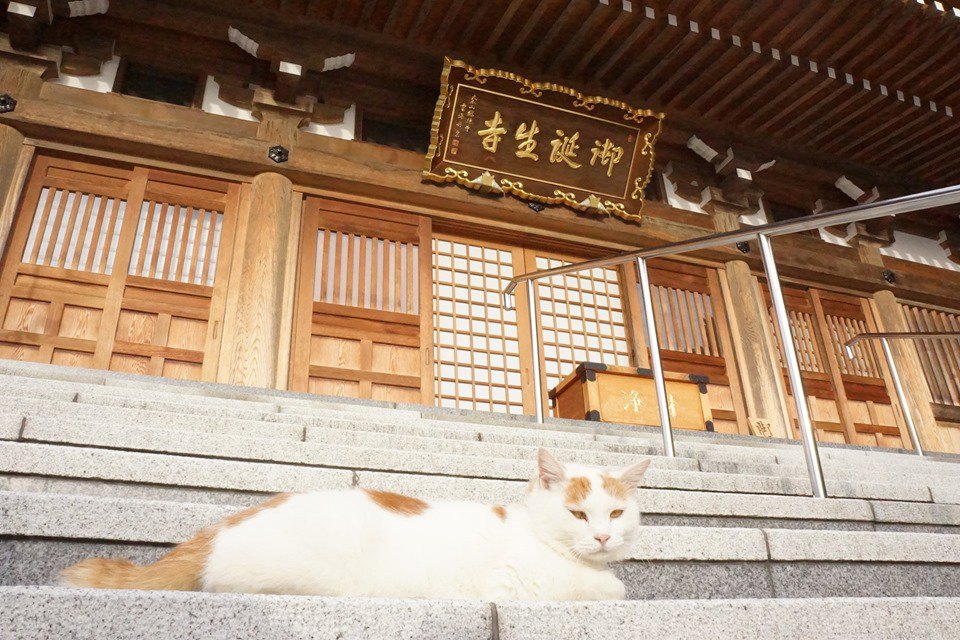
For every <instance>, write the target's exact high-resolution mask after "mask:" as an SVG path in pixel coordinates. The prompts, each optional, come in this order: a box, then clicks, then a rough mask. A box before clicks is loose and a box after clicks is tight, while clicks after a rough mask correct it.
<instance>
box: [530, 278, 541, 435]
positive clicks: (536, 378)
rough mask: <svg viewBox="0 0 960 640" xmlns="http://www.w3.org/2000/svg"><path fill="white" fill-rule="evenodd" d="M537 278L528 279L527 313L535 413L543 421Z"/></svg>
mask: <svg viewBox="0 0 960 640" xmlns="http://www.w3.org/2000/svg"><path fill="white" fill-rule="evenodd" d="M536 286H537V282H536V280H527V315H528V316H529V318H530V349H531V351H532V353H531V355H532V356H533V362H532V363H531V365H530V369H531V370H532V371H533V415H534V416H536V419H537V422H539V423H541V424H542V423H543V389H542V385H541V384H540V332H539V331H538V330H537V298H536Z"/></svg>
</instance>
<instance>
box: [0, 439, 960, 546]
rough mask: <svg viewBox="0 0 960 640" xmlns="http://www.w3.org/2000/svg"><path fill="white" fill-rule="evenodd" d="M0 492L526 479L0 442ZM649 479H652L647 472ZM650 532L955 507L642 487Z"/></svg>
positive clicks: (449, 491)
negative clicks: (654, 527)
mask: <svg viewBox="0 0 960 640" xmlns="http://www.w3.org/2000/svg"><path fill="white" fill-rule="evenodd" d="M0 470H2V471H0V489H6V490H18V491H33V492H55V493H76V494H82V495H96V496H110V497H128V498H142V499H152V500H174V501H185V502H201V503H209V504H230V505H241V506H245V505H250V504H255V503H257V502H259V501H261V500H263V499H264V498H265V497H266V496H268V495H270V494H272V493H276V492H284V491H306V490H312V489H328V488H329V489H333V488H346V487H350V486H360V487H363V488H371V489H384V490H391V491H399V492H402V493H408V494H410V495H415V496H417V497H420V498H423V499H427V500H431V499H461V500H474V501H481V502H489V503H499V502H510V501H514V500H519V499H520V498H521V497H522V495H523V491H524V487H525V484H526V483H525V481H524V480H495V479H488V478H465V477H455V476H431V475H424V474H404V473H393V472H379V471H370V470H346V469H327V468H321V467H311V466H305V465H282V464H275V463H265V462H254V461H239V460H218V459H213V458H202V457H187V456H174V455H165V454H155V453H143V452H135V451H120V450H114V449H99V448H98V449H86V448H81V447H62V446H56V445H49V444H36V443H22V442H17V443H0ZM649 473H653V471H651V472H649ZM641 504H642V506H643V509H644V512H645V513H647V514H648V517H647V522H648V523H649V524H669V525H686V526H751V527H752V526H764V527H788V528H814V529H817V528H827V529H887V530H905V531H911V530H913V531H931V532H948V533H952V532H956V530H957V528H958V527H960V505H957V504H931V503H922V502H896V501H881V500H862V499H861V500H857V499H841V498H833V499H830V500H811V499H808V498H804V497H800V496H785V495H763V494H751V493H729V492H715V491H710V492H706V491H691V490H672V489H657V488H651V487H644V488H642V489H641Z"/></svg>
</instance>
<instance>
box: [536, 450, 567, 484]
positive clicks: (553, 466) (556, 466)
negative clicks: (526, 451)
mask: <svg viewBox="0 0 960 640" xmlns="http://www.w3.org/2000/svg"><path fill="white" fill-rule="evenodd" d="M537 469H538V473H539V477H540V486H541V487H543V488H544V489H549V488H550V487H552V486H553V485H554V484H556V483H558V482H563V481H564V480H566V479H567V472H566V470H565V469H564V468H563V465H562V464H560V461H559V460H557V459H556V458H554V457H553V455H552V454H551V453H550V452H549V451H547V450H546V449H540V450H539V451H537Z"/></svg>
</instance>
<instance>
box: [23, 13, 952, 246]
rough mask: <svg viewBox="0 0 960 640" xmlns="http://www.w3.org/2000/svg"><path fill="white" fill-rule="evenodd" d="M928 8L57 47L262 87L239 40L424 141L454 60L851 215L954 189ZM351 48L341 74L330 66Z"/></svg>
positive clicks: (434, 17) (134, 22) (205, 30)
mask: <svg viewBox="0 0 960 640" xmlns="http://www.w3.org/2000/svg"><path fill="white" fill-rule="evenodd" d="M31 1H32V0H31ZM53 2H54V5H56V4H57V3H58V2H60V0H53ZM925 2H926V3H921V2H918V1H917V0H632V1H624V0H482V1H479V0H165V1H163V2H157V1H151V0H113V2H111V3H110V8H109V11H108V13H107V14H106V15H100V16H91V17H88V18H83V19H81V20H71V21H59V22H58V21H54V23H53V26H52V28H51V30H50V33H49V37H48V38H47V39H49V40H52V41H55V42H56V41H59V42H60V43H63V44H66V43H69V42H70V40H71V37H75V35H76V34H75V32H76V31H77V30H89V31H94V32H97V33H100V34H105V35H108V36H110V37H112V38H114V39H115V41H116V46H117V49H118V52H119V53H120V54H121V55H123V56H129V57H130V58H131V59H141V60H145V61H147V62H151V61H152V62H154V63H156V64H160V65H163V64H167V65H169V66H173V67H175V68H177V69H180V70H182V71H184V72H209V73H218V74H223V73H235V75H236V76H237V77H240V78H244V77H246V79H247V80H251V79H253V80H256V79H257V78H258V77H261V78H263V77H267V76H269V66H270V62H269V61H267V60H257V59H254V58H252V57H251V56H249V55H248V54H246V53H245V52H243V51H241V50H240V48H239V47H237V46H235V45H233V44H231V43H230V42H229V41H228V40H227V29H228V28H229V27H236V28H238V29H240V30H241V31H242V32H243V33H244V34H245V35H247V36H250V37H251V38H253V39H254V40H257V41H258V42H260V43H261V45H262V46H263V48H264V50H269V51H271V52H272V54H273V55H274V57H279V58H280V59H283V60H290V61H294V62H297V63H301V64H303V65H304V68H305V69H308V70H310V74H311V76H312V77H313V80H314V81H315V84H316V86H318V87H319V91H320V93H321V94H322V95H321V97H322V98H331V99H336V100H344V99H345V100H349V101H352V102H356V103H357V104H359V105H360V106H361V108H362V109H363V111H364V112H365V113H367V114H369V115H372V116H375V117H378V118H379V119H381V120H383V121H388V122H402V123H407V124H409V125H414V126H416V127H417V128H418V129H419V128H422V130H423V131H424V134H425V135H426V132H427V131H428V130H429V122H430V118H431V115H432V112H433V106H434V102H435V100H436V96H437V93H438V88H439V76H440V70H441V68H442V64H443V57H444V56H445V55H449V56H451V57H456V58H460V59H463V60H465V61H467V62H469V63H471V64H473V65H475V66H479V67H495V68H501V69H505V70H509V71H512V72H515V73H518V74H520V75H524V76H526V77H528V78H530V79H532V80H535V81H552V82H558V83H561V84H566V85H569V86H573V87H576V88H578V89H580V90H581V91H583V92H585V93H590V94H595V95H604V96H609V97H614V98H618V99H621V100H623V101H625V102H627V103H630V104H633V105H635V106H638V107H647V108H653V109H658V110H661V111H663V112H665V113H666V114H667V119H666V121H665V126H664V132H663V135H662V137H661V142H660V144H659V145H658V157H660V158H663V159H664V162H666V161H670V162H672V163H673V164H674V167H675V168H679V169H680V170H681V172H686V173H687V174H690V175H692V174H696V172H697V171H701V172H704V174H705V175H706V174H709V173H710V172H711V171H712V167H710V165H709V164H707V163H705V162H704V161H703V160H702V159H701V158H699V157H698V156H697V155H696V154H694V153H693V152H692V151H691V150H690V149H688V148H687V145H686V142H687V139H688V138H689V136H690V135H692V134H695V135H697V136H698V137H701V138H702V139H704V140H705V142H706V143H708V144H709V145H710V146H712V147H713V148H715V149H717V150H719V151H724V150H726V149H727V148H728V147H732V148H733V149H734V151H735V152H737V153H738V154H741V155H746V156H750V157H752V158H753V159H755V160H757V161H758V162H768V161H770V160H776V161H777V162H776V165H775V166H774V167H773V168H772V169H770V170H769V171H765V172H764V173H763V174H762V175H761V176H759V177H757V185H758V186H759V187H760V188H761V189H762V190H763V191H765V192H767V193H768V194H771V195H772V194H774V193H776V194H777V197H778V198H779V202H781V203H783V204H784V205H787V206H790V207H795V208H796V209H797V210H798V211H806V212H809V211H811V209H813V208H815V207H817V206H820V207H822V208H824V209H835V208H839V207H842V206H849V205H851V204H854V202H853V200H851V199H850V198H848V197H847V196H845V195H844V194H843V193H841V192H840V190H838V189H837V188H836V187H835V186H834V182H835V181H836V180H837V178H838V177H839V176H840V175H845V176H847V177H848V178H850V179H852V180H853V181H854V182H855V183H857V184H858V186H859V187H861V188H862V189H863V190H864V191H870V190H871V189H872V188H873V187H878V191H879V196H880V197H882V198H886V197H892V196H897V195H902V194H904V193H908V192H914V191H918V190H922V189H925V188H929V187H935V186H944V185H949V184H957V183H960V150H958V148H957V147H958V144H957V140H958V133H960V0H948V1H942V0H941V1H940V2H935V1H934V0H925ZM61 4H62V2H61ZM954 9H957V10H956V11H955V10H954ZM54 10H56V6H54ZM345 53H356V62H355V63H354V64H353V65H352V66H351V67H350V68H347V69H340V70H338V71H334V72H328V73H319V69H321V68H322V61H323V59H324V58H325V57H329V56H338V55H342V54H345ZM273 62H274V63H275V62H276V60H273ZM225 70H226V71H225ZM258 74H259V76H258ZM912 220H913V222H911V224H913V225H914V226H916V225H918V224H919V225H920V227H925V228H920V230H921V231H923V233H924V235H927V236H929V237H936V236H937V235H938V234H939V231H940V230H944V229H952V230H953V232H954V233H956V232H957V231H960V222H958V214H957V213H956V210H953V211H940V212H929V213H928V214H927V215H926V218H925V219H924V220H922V221H921V220H919V219H918V218H915V217H912Z"/></svg>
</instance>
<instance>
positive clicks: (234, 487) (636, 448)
mask: <svg viewBox="0 0 960 640" xmlns="http://www.w3.org/2000/svg"><path fill="white" fill-rule="evenodd" d="M659 438H660V436H659V432H658V431H657V430H654V429H644V428H640V429H638V428H630V427H624V426H615V425H598V424H596V423H585V422H575V421H562V420H557V421H551V422H549V423H548V424H547V425H536V424H534V423H532V422H530V421H529V420H528V419H524V418H522V417H509V416H494V415H490V414H483V413H476V412H467V411H452V410H444V409H437V408H430V407H419V406H394V405H389V404H386V403H376V402H366V401H350V400H343V399H332V398H319V397H315V396H309V395H306V394H298V393H290V392H276V391H265V390H258V389H249V388H243V387H235V386H228V385H216V384H203V385H200V384H195V383H179V382H176V381H171V380H166V379H156V378H146V377H138V376H131V375H124V374H116V373H109V372H102V371H93V370H83V369H74V368H63V367H54V366H49V365H34V364H25V363H17V362H11V361H0V639H2V640H5V639H6V638H11V639H13V638H16V639H18V640H19V639H25V640H33V639H40V638H43V639H44V640H46V639H50V638H57V639H59V638H143V637H153V638H166V637H170V638H174V637H176V638H204V639H206V638H285V639H286V638H336V637H342V638H411V637H416V638H475V637H476V638H501V639H506V638H517V639H521V638H522V639H526V638H552V639H557V638H604V639H607V640H608V639H609V638H613V637H625V636H626V637H651V638H658V639H661V638H685V639H686V638H711V639H713V638H757V637H771V638H807V637H820V638H872V639H875V638H901V637H910V638H918V637H919V638H947V637H957V634H958V632H957V629H960V464H958V462H960V457H955V456H936V457H933V456H928V457H926V458H922V459H921V458H918V457H916V456H913V455H911V454H909V453H907V452H893V451H888V450H884V451H880V450H867V449H862V448H856V447H847V446H824V447H823V448H822V449H821V455H822V458H823V464H824V468H825V471H826V473H827V477H828V482H827V486H828V491H829V492H830V494H831V495H833V496H838V497H837V498H831V499H828V500H814V499H812V498H809V497H807V496H808V494H809V483H808V481H807V478H806V472H805V467H804V465H803V457H802V452H801V450H800V447H799V445H798V443H794V442H786V441H775V440H760V439H752V438H741V437H733V436H723V435H718V434H707V433H692V432H680V433H678V434H677V451H678V457H677V458H674V459H667V458H662V457H655V458H654V460H653V464H652V467H651V470H650V471H649V472H648V474H647V476H646V479H645V485H646V486H645V487H644V489H642V492H641V503H642V508H643V511H644V513H645V514H646V515H645V518H644V524H645V527H644V528H643V532H642V536H641V540H640V542H639V543H638V544H637V546H636V547H635V549H634V550H633V554H632V556H631V558H630V559H629V560H628V561H626V562H624V563H622V564H621V565H619V566H618V567H617V570H618V572H619V573H620V575H621V577H622V578H623V579H624V580H625V581H626V582H627V584H628V587H629V597H630V598H632V600H631V601H628V602H617V603H509V602H502V603H479V602H453V601H450V602H446V601H405V600H376V599H337V598H303V597H279V596H253V595H212V594H196V593H152V592H134V591H130V592H113V591H93V590H72V589H63V588H59V587H55V586H51V585H53V584H55V576H56V575H57V573H58V572H59V571H60V569H62V568H64V567H65V566H68V565H69V564H72V563H73V562H76V561H77V560H79V559H81V558H83V557H87V556H90V555H97V556H116V557H128V558H131V559H133V560H135V561H139V562H149V561H152V560H153V559H155V558H156V557H158V556H159V555H161V554H162V553H163V552H164V551H165V550H166V549H167V548H169V547H170V546H171V545H173V544H175V543H177V542H179V541H181V540H184V539H186V538H188V537H189V536H190V535H191V534H192V533H193V532H194V531H196V530H197V529H199V528H201V527H203V526H205V525H207V524H210V523H211V522H215V521H217V520H219V519H221V518H222V517H223V516H224V515H225V514H228V513H231V512H233V511H235V510H236V509H237V507H242V506H246V505H250V504H254V503H257V502H259V501H261V500H262V499H263V498H264V497H265V496H267V495H269V494H271V493H275V492H281V491H298V490H308V489H318V488H347V487H362V488H377V489H385V490H392V491H399V492H403V493H409V494H412V495H416V496H419V497H423V498H426V499H430V498H439V497H447V498H459V499H470V500H481V501H488V502H491V503H494V502H497V503H502V502H505V501H510V500H512V499H516V498H519V497H520V496H521V495H522V493H523V487H524V483H525V482H526V480H527V479H528V478H529V477H530V476H531V475H532V473H533V470H534V464H533V457H534V452H535V450H536V448H537V447H538V446H548V447H550V448H551V449H552V450H553V451H554V452H555V453H556V455H557V456H558V457H559V458H561V459H564V460H576V461H580V462H585V463H591V464H607V465H621V464H625V463H628V462H630V461H633V460H635V459H636V457H638V456H647V455H652V456H656V455H657V452H658V451H659V446H658V443H659Z"/></svg>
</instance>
